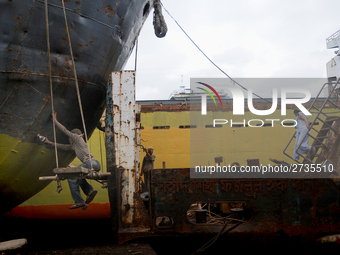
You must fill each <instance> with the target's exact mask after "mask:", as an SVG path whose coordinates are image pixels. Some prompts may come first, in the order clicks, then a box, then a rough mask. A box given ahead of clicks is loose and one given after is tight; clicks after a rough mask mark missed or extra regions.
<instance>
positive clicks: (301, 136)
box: [293, 109, 315, 160]
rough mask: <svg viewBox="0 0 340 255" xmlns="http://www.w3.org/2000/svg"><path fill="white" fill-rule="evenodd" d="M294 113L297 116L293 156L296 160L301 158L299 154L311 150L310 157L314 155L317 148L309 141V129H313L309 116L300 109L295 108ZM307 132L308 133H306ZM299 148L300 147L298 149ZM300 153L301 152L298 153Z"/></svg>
mask: <svg viewBox="0 0 340 255" xmlns="http://www.w3.org/2000/svg"><path fill="white" fill-rule="evenodd" d="M294 114H295V116H296V123H297V124H296V126H295V128H296V143H295V148H294V155H293V158H294V159H295V160H299V158H300V156H299V154H306V153H308V152H309V151H310V155H309V157H310V158H311V157H313V156H314V155H315V148H314V147H312V146H310V145H309V144H308V141H309V135H308V133H309V130H310V129H311V125H310V123H309V121H308V118H307V116H306V115H305V114H303V113H302V112H300V111H299V110H297V109H296V110H294ZM306 134H307V135H306ZM298 148H299V149H298ZM298 153H299V154H298Z"/></svg>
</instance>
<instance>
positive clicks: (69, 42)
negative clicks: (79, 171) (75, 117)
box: [61, 0, 92, 168]
mask: <svg viewBox="0 0 340 255" xmlns="http://www.w3.org/2000/svg"><path fill="white" fill-rule="evenodd" d="M61 2H62V4H63V11H64V18H65V25H66V33H67V39H68V44H69V47H70V55H71V60H72V66H73V74H74V80H75V83H76V90H77V96H78V102H79V108H80V115H81V120H82V123H83V129H84V134H85V141H86V145H87V148H88V149H89V144H88V140H87V132H86V126H85V120H84V114H83V107H82V104H81V98H80V93H79V85H78V79H77V72H76V65H75V62H74V57H73V52H72V45H71V38H70V31H69V28H68V25H67V17H66V11H65V4H64V0H61ZM89 151H90V149H89ZM89 156H90V155H89ZM90 164H91V168H92V161H91V160H90Z"/></svg>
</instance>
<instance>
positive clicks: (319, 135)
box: [283, 78, 340, 164]
mask: <svg viewBox="0 0 340 255" xmlns="http://www.w3.org/2000/svg"><path fill="white" fill-rule="evenodd" d="M326 86H331V87H332V88H331V90H329V91H330V93H329V95H328V97H327V98H325V99H323V100H324V101H323V103H322V105H321V107H320V106H319V105H318V104H320V103H319V102H320V100H318V99H320V94H321V92H322V91H323V90H324V88H325V87H326ZM339 91H340V78H339V79H338V80H337V82H327V83H325V84H324V85H323V86H322V88H321V90H320V91H319V93H318V95H317V96H316V97H315V99H314V101H313V102H312V104H311V106H310V107H309V109H308V111H309V112H311V113H312V112H313V113H316V116H315V119H314V120H313V122H312V123H311V126H312V128H311V130H314V131H315V132H316V136H313V135H312V134H311V133H310V132H308V133H307V134H306V135H305V137H304V138H303V139H302V141H303V140H305V139H307V138H309V139H312V140H313V143H312V147H311V148H313V147H314V148H315V154H314V155H312V153H311V150H310V151H309V152H308V153H307V154H306V155H303V154H300V153H299V152H298V151H299V149H300V147H301V144H302V142H301V143H300V144H299V146H298V148H297V154H298V155H299V156H300V160H295V159H294V158H293V156H292V155H293V153H294V150H291V149H290V151H289V152H288V150H287V149H288V147H289V146H290V144H291V143H292V142H294V144H295V140H296V131H295V133H294V134H293V136H292V137H291V139H290V140H289V142H288V144H287V145H286V147H285V149H284V150H283V153H284V154H285V155H286V156H288V157H289V158H291V159H292V160H294V161H295V162H297V163H299V164H321V163H325V162H326V160H329V159H330V156H334V155H333V154H334V151H333V147H334V146H335V144H336V143H337V142H338V141H337V139H338V135H339V138H340V132H339V126H340V125H339V123H340V106H339V105H338V104H336V102H337V101H338V100H339V99H338V98H334V94H337V93H338V92H339ZM329 105H333V106H334V107H335V111H334V112H328V113H326V112H325V111H324V108H325V107H326V106H329ZM315 110H316V111H315ZM330 114H331V116H329V115H330ZM317 121H320V122H321V123H323V124H322V127H321V129H320V130H317V129H315V128H314V125H315V124H316V122H317ZM307 136H308V137H307ZM301 158H302V159H301ZM332 158H334V159H335V160H337V157H332ZM333 163H336V162H333Z"/></svg>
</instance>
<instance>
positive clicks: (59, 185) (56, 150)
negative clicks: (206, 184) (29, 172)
mask: <svg viewBox="0 0 340 255" xmlns="http://www.w3.org/2000/svg"><path fill="white" fill-rule="evenodd" d="M45 20H46V38H47V52H48V70H49V81H50V92H51V107H52V112H54V101H53V86H52V67H51V48H50V30H49V27H48V5H47V0H45ZM53 137H54V141H57V134H56V130H55V122H54V119H53ZM54 152H55V162H56V167H57V168H59V162H58V149H57V143H56V142H55V143H54ZM61 190H62V187H61V183H60V180H59V177H58V176H57V192H58V193H60V191H61Z"/></svg>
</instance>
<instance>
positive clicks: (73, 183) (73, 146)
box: [44, 112, 100, 209]
mask: <svg viewBox="0 0 340 255" xmlns="http://www.w3.org/2000/svg"><path fill="white" fill-rule="evenodd" d="M52 117H53V121H54V122H55V124H56V126H57V127H58V128H59V129H60V130H61V131H62V132H63V133H64V134H65V135H67V136H68V137H69V141H70V144H58V143H56V146H57V147H58V148H60V149H62V150H65V151H67V150H74V151H75V153H76V156H77V157H78V158H79V160H80V161H81V162H82V164H81V165H79V166H80V167H84V168H91V167H92V169H93V170H95V171H97V172H98V171H100V164H99V162H98V161H97V160H95V159H94V157H93V156H92V155H91V153H90V151H89V149H88V146H87V144H86V143H85V141H84V139H83V136H84V134H83V133H82V132H81V131H80V130H79V129H78V128H75V129H72V130H71V131H69V130H67V129H66V128H65V127H64V126H63V125H62V124H60V123H59V122H58V120H57V113H56V112H54V113H52ZM44 143H47V144H51V145H53V146H54V145H55V143H53V142H51V141H49V140H48V139H47V137H46V139H45V141H44ZM67 181H68V184H69V186H70V191H71V196H72V198H73V200H74V202H75V204H74V205H72V206H71V207H70V209H76V208H83V207H85V208H86V207H87V205H86V204H89V203H90V202H92V200H93V199H94V197H95V196H96V195H97V190H95V189H94V188H93V187H92V186H91V185H90V184H89V183H88V182H87V181H86V179H67ZM79 186H80V187H81V189H82V190H83V192H84V193H85V195H87V197H86V200H85V201H84V199H83V198H82V196H81V195H80V190H79Z"/></svg>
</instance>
